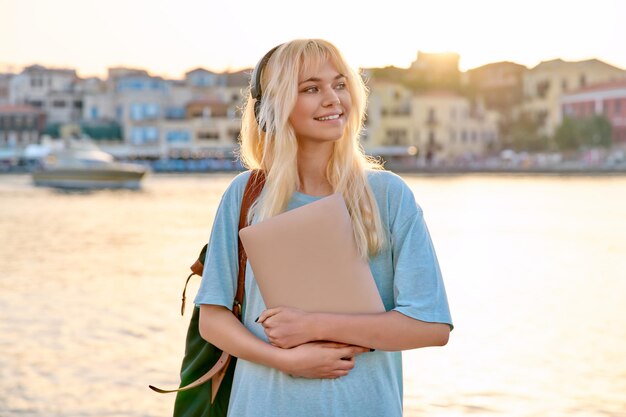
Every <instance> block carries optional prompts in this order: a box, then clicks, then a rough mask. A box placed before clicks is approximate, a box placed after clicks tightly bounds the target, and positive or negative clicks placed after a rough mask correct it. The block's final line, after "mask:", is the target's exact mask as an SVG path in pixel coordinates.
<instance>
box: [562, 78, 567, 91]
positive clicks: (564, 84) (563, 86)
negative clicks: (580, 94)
mask: <svg viewBox="0 0 626 417" xmlns="http://www.w3.org/2000/svg"><path fill="white" fill-rule="evenodd" d="M561 90H562V91H567V80H565V79H563V80H561Z"/></svg>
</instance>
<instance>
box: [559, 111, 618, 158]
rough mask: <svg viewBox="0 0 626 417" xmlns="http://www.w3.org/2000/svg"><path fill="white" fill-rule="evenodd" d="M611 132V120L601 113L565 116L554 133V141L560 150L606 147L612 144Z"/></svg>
mask: <svg viewBox="0 0 626 417" xmlns="http://www.w3.org/2000/svg"><path fill="white" fill-rule="evenodd" d="M611 132H612V127H611V122H610V121H609V120H608V119H607V118H606V117H604V116H602V115H598V114H596V115H593V116H591V117H587V118H584V119H572V118H570V117H565V118H564V119H563V122H562V123H561V125H560V126H559V127H558V129H557V130H556V133H555V134H554V141H555V142H556V144H557V146H558V147H559V149H561V150H562V151H568V150H578V149H581V148H596V147H604V148H608V147H610V146H611V144H612V140H611Z"/></svg>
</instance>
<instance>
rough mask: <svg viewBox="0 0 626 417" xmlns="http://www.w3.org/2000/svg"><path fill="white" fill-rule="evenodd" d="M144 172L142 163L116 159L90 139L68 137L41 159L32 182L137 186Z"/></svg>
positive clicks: (95, 186) (94, 186)
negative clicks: (60, 146) (70, 138)
mask: <svg viewBox="0 0 626 417" xmlns="http://www.w3.org/2000/svg"><path fill="white" fill-rule="evenodd" d="M147 171H148V168H146V167H144V166H143V165H139V164H131V163H123V162H116V161H115V159H114V158H113V156H112V155H111V154H108V153H106V152H103V151H102V150H100V149H99V148H98V147H97V146H96V145H94V144H93V143H91V142H88V141H85V140H69V141H66V142H65V146H64V147H63V148H61V149H58V150H54V151H51V152H50V153H49V154H48V155H47V156H46V157H45V158H43V159H42V167H41V169H38V170H36V171H34V172H33V182H34V183H35V185H38V186H46V187H57V188H73V189H99V188H130V189H137V188H140V184H141V180H142V178H143V177H144V175H145V174H146V172H147Z"/></svg>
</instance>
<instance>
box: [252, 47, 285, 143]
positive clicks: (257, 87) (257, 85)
mask: <svg viewBox="0 0 626 417" xmlns="http://www.w3.org/2000/svg"><path fill="white" fill-rule="evenodd" d="M282 45H283V44H282V43H281V44H280V45H277V46H275V47H273V48H272V49H270V50H269V51H268V52H267V53H266V54H265V55H264V56H263V58H261V60H260V61H259V63H258V64H256V67H254V70H253V71H252V77H251V81H252V84H251V85H250V95H251V96H252V98H253V99H255V100H256V102H255V103H254V117H255V118H256V122H257V123H258V125H259V127H260V128H261V130H262V131H264V132H265V123H263V124H261V122H259V113H260V111H261V99H262V98H263V91H262V90H261V75H263V69H265V66H266V65H267V62H268V61H269V60H270V58H271V57H272V55H273V54H274V52H276V50H277V49H278V48H280V47H281V46H282Z"/></svg>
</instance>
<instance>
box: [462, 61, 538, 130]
mask: <svg viewBox="0 0 626 417" xmlns="http://www.w3.org/2000/svg"><path fill="white" fill-rule="evenodd" d="M526 71H528V68H526V67H525V66H523V65H520V64H516V63H514V62H494V63H492V64H487V65H483V66H482V67H478V68H474V69H471V70H469V71H467V82H468V84H469V87H470V90H471V91H472V93H473V94H474V95H475V96H476V97H477V98H478V99H479V100H481V101H482V102H483V104H484V105H485V107H486V108H487V109H489V110H496V111H498V112H500V114H501V115H502V116H503V117H506V118H512V116H513V114H512V113H513V110H514V109H515V108H516V107H517V106H519V105H520V104H521V103H522V100H523V98H524V74H525V73H526Z"/></svg>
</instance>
